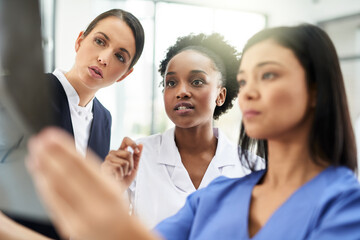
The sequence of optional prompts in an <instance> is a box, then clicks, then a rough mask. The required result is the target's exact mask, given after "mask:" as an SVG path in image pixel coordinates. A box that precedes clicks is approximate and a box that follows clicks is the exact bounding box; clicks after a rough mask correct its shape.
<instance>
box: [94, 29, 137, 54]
mask: <svg viewBox="0 0 360 240" xmlns="http://www.w3.org/2000/svg"><path fill="white" fill-rule="evenodd" d="M97 33H99V34H101V35H103V36H104V38H105V39H106V40H108V41H110V38H109V36H108V35H106V34H105V33H103V32H97ZM119 50H120V51H122V52H124V53H126V54H127V55H128V56H129V59H131V55H130V53H129V51H128V50H126V49H125V48H119Z"/></svg>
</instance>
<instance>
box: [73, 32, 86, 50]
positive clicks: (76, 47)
mask: <svg viewBox="0 0 360 240" xmlns="http://www.w3.org/2000/svg"><path fill="white" fill-rule="evenodd" d="M84 38H85V37H84V31H81V32H80V33H79V36H78V37H77V39H76V41H75V52H78V51H79V48H80V44H81V42H82V40H84Z"/></svg>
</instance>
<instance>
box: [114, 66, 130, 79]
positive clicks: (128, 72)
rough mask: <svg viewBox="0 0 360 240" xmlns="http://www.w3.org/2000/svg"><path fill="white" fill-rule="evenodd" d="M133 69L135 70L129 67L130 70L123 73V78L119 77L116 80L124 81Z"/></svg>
mask: <svg viewBox="0 0 360 240" xmlns="http://www.w3.org/2000/svg"><path fill="white" fill-rule="evenodd" d="M132 71H134V68H131V69H129V71H127V72H126V73H125V74H124V75H122V76H121V78H119V79H118V80H116V82H120V81H122V80H123V79H124V78H126V77H127V76H129V74H130V73H132Z"/></svg>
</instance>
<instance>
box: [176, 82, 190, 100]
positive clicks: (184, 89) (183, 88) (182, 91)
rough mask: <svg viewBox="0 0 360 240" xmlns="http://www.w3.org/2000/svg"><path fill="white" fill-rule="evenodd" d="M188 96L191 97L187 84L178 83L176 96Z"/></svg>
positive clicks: (178, 97)
mask: <svg viewBox="0 0 360 240" xmlns="http://www.w3.org/2000/svg"><path fill="white" fill-rule="evenodd" d="M189 97H191V93H190V91H189V89H188V86H187V85H186V84H185V83H178V85H177V92H176V98H177V99H182V98H189Z"/></svg>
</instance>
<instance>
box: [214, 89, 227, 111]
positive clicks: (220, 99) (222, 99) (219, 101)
mask: <svg viewBox="0 0 360 240" xmlns="http://www.w3.org/2000/svg"><path fill="white" fill-rule="evenodd" d="M225 99H226V88H224V87H221V89H220V92H219V94H218V96H217V98H216V106H218V107H221V106H222V105H223V104H224V102H225Z"/></svg>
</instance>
